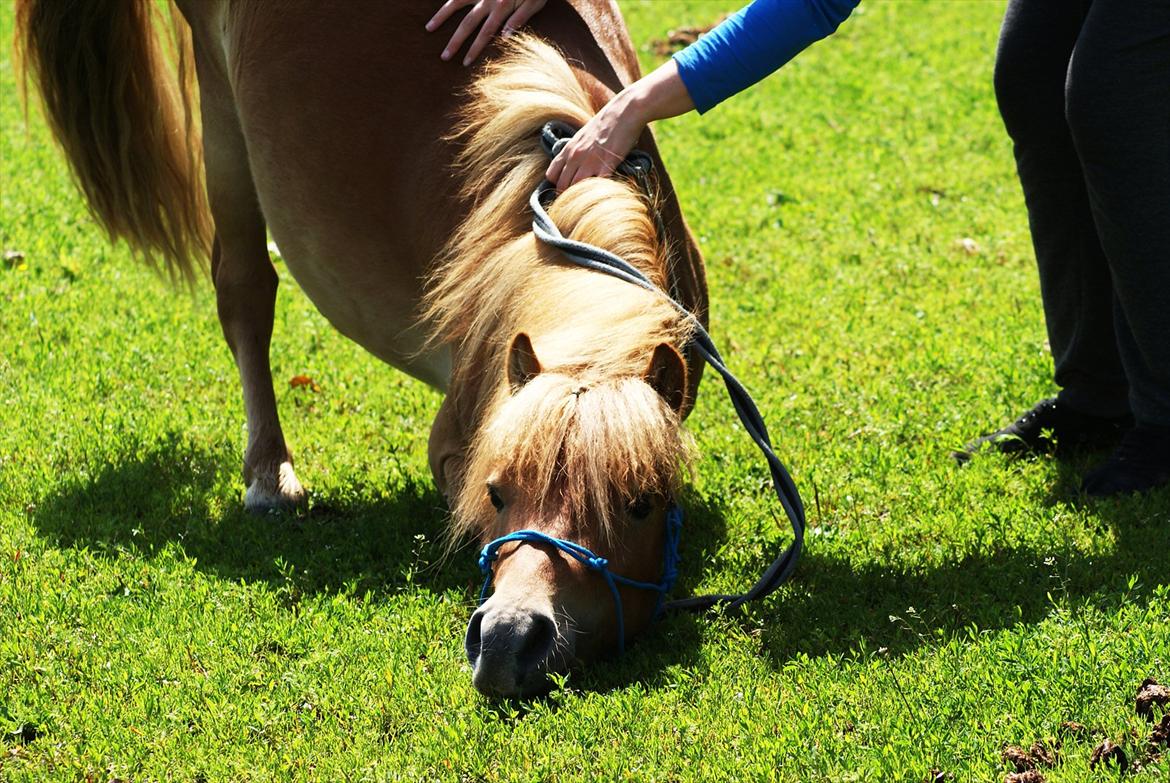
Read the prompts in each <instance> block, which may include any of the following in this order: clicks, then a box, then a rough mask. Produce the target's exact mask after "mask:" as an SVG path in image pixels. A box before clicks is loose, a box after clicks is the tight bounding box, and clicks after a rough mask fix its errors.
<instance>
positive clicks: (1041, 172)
mask: <svg viewBox="0 0 1170 783" xmlns="http://www.w3.org/2000/svg"><path fill="white" fill-rule="evenodd" d="M1089 6H1090V0H1011V2H1009V4H1008V7H1007V12H1006V13H1005V15H1004V21H1003V28H1002V30H1001V31H1000V39H999V48H998V50H997V52H996V60H995V95H996V100H997V102H998V103H999V110H1000V114H1001V115H1002V116H1003V121H1004V126H1005V127H1006V129H1007V132H1008V135H1009V136H1010V137H1011V139H1012V142H1013V148H1014V151H1015V158H1016V168H1017V171H1018V173H1019V177H1020V184H1021V185H1022V186H1023V189H1024V200H1025V203H1026V204H1027V207H1028V223H1029V225H1030V227H1031V231H1032V244H1033V247H1034V249H1035V252H1036V261H1037V266H1038V267H1039V271H1040V291H1041V295H1042V297H1043V302H1044V315H1045V321H1046V323H1047V326H1048V341H1049V344H1050V346H1051V349H1052V358H1053V361H1054V363H1055V369H1056V372H1055V379H1056V383H1057V385H1059V386H1061V387H1062V388H1061V391H1060V394H1059V396H1058V397H1057V398H1056V399H1054V400H1045V401H1043V402H1041V403H1040V404H1039V405H1037V406H1036V407H1035V408H1033V409H1032V410H1031V411H1028V412H1027V413H1026V414H1024V416H1022V417H1021V418H1020V419H1019V420H1017V421H1016V422H1014V423H1013V424H1011V425H1008V426H1007V427H1005V428H1003V429H1002V430H999V431H997V432H994V433H992V434H991V435H988V436H984V437H983V438H980V439H978V440H977V441H975V442H974V443H972V444H969V445H968V447H967V454H969V453H970V452H971V451H973V450H975V449H978V448H980V447H981V446H984V445H989V444H991V445H994V446H996V447H997V448H998V449H999V450H1001V451H1015V452H1021V451H1022V452H1028V451H1041V450H1047V449H1049V448H1050V447H1051V446H1052V445H1053V444H1052V443H1051V441H1050V440H1048V438H1047V433H1049V432H1054V433H1055V434H1056V437H1057V441H1058V443H1059V444H1060V445H1061V446H1065V447H1074V448H1075V447H1077V446H1089V447H1094V446H1100V445H1109V443H1110V441H1115V440H1116V438H1117V437H1119V435H1120V432H1121V428H1122V426H1123V425H1125V424H1127V423H1128V418H1127V414H1128V412H1129V410H1128V402H1127V386H1126V379H1125V373H1124V371H1123V370H1122V367H1121V362H1120V359H1119V357H1118V352H1117V345H1116V340H1115V339H1114V334H1113V320H1112V298H1113V293H1112V286H1111V283H1110V278H1109V270H1108V267H1107V265H1106V261H1105V257H1104V254H1103V253H1102V251H1101V246H1100V243H1099V242H1098V240H1097V233H1096V230H1095V229H1094V226H1093V220H1092V214H1091V212H1090V208H1089V199H1088V195H1087V193H1086V190H1085V183H1084V178H1083V175H1082V173H1081V167H1080V162H1079V160H1078V158H1077V154H1076V149H1075V148H1074V146H1073V141H1072V136H1071V135H1070V133H1069V128H1068V123H1067V122H1066V120H1065V82H1066V77H1067V73H1068V67H1069V60H1070V59H1071V57H1072V52H1073V47H1074V46H1075V45H1076V42H1077V38H1078V36H1079V35H1080V33H1081V26H1082V24H1083V22H1084V20H1085V17H1086V15H1087V13H1088V10H1089Z"/></svg>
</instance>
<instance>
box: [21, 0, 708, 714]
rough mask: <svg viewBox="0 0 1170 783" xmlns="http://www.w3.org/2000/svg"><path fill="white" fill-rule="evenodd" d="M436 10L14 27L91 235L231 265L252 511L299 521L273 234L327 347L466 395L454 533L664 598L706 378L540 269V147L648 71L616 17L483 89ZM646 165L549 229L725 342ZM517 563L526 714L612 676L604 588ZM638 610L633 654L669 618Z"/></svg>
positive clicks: (508, 647)
mask: <svg viewBox="0 0 1170 783" xmlns="http://www.w3.org/2000/svg"><path fill="white" fill-rule="evenodd" d="M432 5H433V4H432V3H425V2H421V3H420V2H413V3H401V2H395V3H385V2H355V3H347V4H344V5H338V4H333V3H319V2H315V0H312V1H310V0H305V1H304V2H292V3H271V2H245V1H244V0H236V1H235V2H229V1H228V0H224V1H223V2H212V1H211V0H180V1H179V3H178V12H179V13H174V11H175V9H172V14H171V18H172V21H173V24H172V25H171V26H170V27H163V25H162V24H161V21H162V20H152V17H153V16H154V15H155V14H156V13H157V4H156V3H154V2H152V1H151V0H87V1H86V2H85V3H77V4H66V3H62V2H60V1H59V0H19V3H18V32H17V35H18V42H19V43H20V45H21V48H22V49H23V60H24V63H25V67H26V68H27V69H28V71H29V72H30V73H31V74H32V75H33V77H34V78H35V81H36V83H37V85H38V86H39V88H40V92H41V95H42V97H43V99H44V104H45V108H46V115H47V116H48V119H49V122H50V124H51V126H52V128H53V131H54V133H55V134H56V136H57V138H58V139H59V141H60V142H61V144H62V146H63V147H64V150H65V153H66V155H67V156H68V158H69V162H70V164H71V166H72V168H73V171H74V173H75V174H76V177H77V179H78V181H79V183H80V185H81V189H82V190H83V191H84V192H85V195H86V197H87V199H88V201H89V204H90V206H91V208H92V210H93V213H94V216H95V218H96V219H97V221H98V222H99V223H100V224H101V225H102V226H103V227H104V228H105V229H106V230H107V231H108V232H109V233H110V235H111V236H112V237H113V238H122V239H125V240H127V241H128V242H129V244H130V245H131V247H133V248H134V249H135V250H137V251H139V252H140V253H141V254H142V255H143V256H144V257H146V258H147V259H148V260H151V261H156V260H157V261H160V262H161V264H162V265H164V267H165V268H166V269H167V270H168V271H169V272H170V273H171V274H172V275H173V276H175V277H177V278H183V277H186V278H188V279H190V278H193V277H195V276H196V270H197V268H198V266H199V264H200V261H201V256H202V254H203V253H204V252H205V251H206V250H209V251H210V257H211V270H210V271H211V278H212V280H213V282H214V285H215V291H216V297H217V304H218V310H219V316H220V321H221V324H222V326H223V331H224V336H225V337H226V338H227V342H228V345H229V346H230V348H231V350H232V353H233V355H234V356H235V359H236V363H237V366H238V368H239V372H240V380H241V384H242V386H243V396H244V407H245V411H246V414H247V420H248V445H247V450H246V452H245V455H244V480H245V483H246V485H247V490H246V494H245V501H244V502H245V504H246V505H247V507H248V508H251V509H264V508H269V507H274V506H289V505H296V504H298V503H301V502H303V498H304V492H303V490H302V488H301V484H300V482H299V481H298V479H297V476H296V473H295V471H294V469H293V460H292V454H291V452H290V450H289V448H288V445H287V444H286V441H285V438H284V434H283V432H282V430H281V426H280V421H279V418H278V416H277V410H276V401H275V397H274V394H273V388H272V379H271V373H270V370H269V363H268V361H269V360H268V346H269V339H270V336H271V333H272V322H273V307H274V302H275V297H276V286H277V276H276V273H275V271H274V270H273V268H272V264H271V262H270V260H269V257H268V252H267V249H266V230H267V231H269V232H271V234H272V236H273V237H274V238H275V240H276V241H277V243H278V244H279V246H280V249H281V252H282V255H283V257H284V259H285V261H286V263H287V264H288V267H289V270H290V271H291V272H292V274H293V275H294V276H295V278H296V279H297V281H298V283H299V284H300V285H301V287H302V288H303V289H304V290H305V292H306V293H307V294H308V295H309V297H310V298H311V299H312V300H313V302H314V303H315V304H316V306H317V307H318V308H319V309H320V311H321V312H322V313H323V314H324V315H325V316H326V317H327V318H328V319H329V320H330V321H331V322H332V323H333V324H334V326H336V327H337V328H338V329H339V330H340V331H341V332H342V333H344V334H345V335H347V336H349V337H350V338H352V339H353V340H355V341H357V342H358V343H360V344H361V345H362V346H364V347H365V348H367V349H368V350H369V351H371V352H372V353H373V354H375V355H376V356H378V357H380V358H382V359H383V360H385V361H387V362H389V363H390V364H393V365H394V366H396V367H398V368H400V369H402V370H404V371H406V372H408V373H410V374H412V375H414V376H415V377H418V378H420V379H422V380H424V381H426V382H427V383H429V384H431V385H433V386H434V387H436V388H438V389H439V390H441V391H444V392H446V393H447V396H446V398H445V399H444V401H443V404H442V406H441V407H440V409H439V413H438V416H437V417H436V419H435V422H434V425H433V427H432V430H431V435H430V443H429V457H430V463H431V468H432V471H433V472H434V477H435V481H436V483H437V484H438V486H439V488H440V489H441V490H442V491H443V492H444V493H445V494H446V495H447V497H448V499H449V502H450V503H451V506H452V509H453V524H452V531H453V533H454V534H456V535H457V536H460V535H469V536H474V537H478V538H479V539H480V540H481V541H486V540H490V539H492V538H494V537H496V536H498V535H500V534H502V533H505V532H509V531H513V530H518V529H521V528H531V529H536V530H540V531H543V532H546V533H548V534H550V535H554V536H558V537H562V538H571V539H573V540H575V541H577V542H579V543H581V544H583V545H585V546H587V547H589V548H591V549H593V550H594V551H597V552H600V553H603V554H604V555H605V556H606V557H607V558H608V559H609V560H610V563H611V566H612V568H613V570H614V571H615V572H616V573H620V574H623V575H625V576H628V577H631V578H633V579H638V580H642V581H655V580H657V578H658V575H659V573H658V572H659V569H660V568H661V563H662V549H663V537H664V524H665V523H664V513H665V507H666V504H667V502H668V500H669V498H670V497H671V495H672V494H673V493H674V492H675V488H676V484H677V481H678V476H679V472H680V468H681V466H682V465H683V464H684V463H685V461H686V456H687V445H686V444H687V440H686V438H685V435H684V433H683V431H682V429H681V421H682V419H683V418H684V417H685V416H686V414H687V412H688V411H689V409H690V406H691V404H692V402H693V400H694V394H695V390H696V388H697V385H698V380H699V374H700V373H699V364H698V362H697V359H696V357H695V356H693V355H690V354H689V353H687V352H686V351H685V348H684V346H686V344H687V340H688V326H687V323H686V321H685V320H684V319H682V318H680V316H679V315H678V313H677V312H676V311H675V310H674V309H673V308H672V307H671V306H670V305H669V304H666V303H664V302H663V301H662V299H661V298H660V297H657V296H655V295H654V294H651V293H648V292H646V291H644V290H642V289H640V288H638V287H635V286H631V285H629V284H627V283H624V282H622V281H619V280H615V279H612V278H609V277H606V276H604V275H599V274H597V273H594V272H590V271H588V270H584V269H580V268H577V267H574V266H572V265H569V264H567V263H565V262H564V259H562V258H560V257H559V256H558V255H557V253H556V252H555V251H552V250H550V249H548V248H546V247H544V246H541V245H540V244H539V243H538V242H537V240H536V239H535V238H534V236H533V235H532V232H531V230H530V222H531V215H530V214H529V212H528V209H527V206H526V201H527V198H528V196H529V194H530V193H531V192H532V190H533V189H534V188H535V186H536V185H537V184H538V183H539V182H540V180H541V178H542V172H543V170H544V167H545V166H546V164H547V159H546V158H545V157H544V154H543V153H542V151H541V149H540V146H539V142H538V139H537V131H538V130H539V128H540V127H541V126H542V125H543V124H544V123H546V122H548V121H550V120H561V121H564V122H568V123H570V124H574V125H580V124H581V123H583V122H585V121H586V120H587V119H588V118H589V117H590V116H591V115H592V114H593V113H594V112H595V111H596V110H597V109H598V108H599V107H600V106H601V105H602V104H603V103H604V102H605V101H606V100H607V99H608V97H609V96H611V95H612V94H613V92H614V91H615V90H618V89H620V88H621V86H622V85H623V84H625V83H628V82H629V81H631V80H633V79H635V78H636V77H637V75H638V73H637V62H636V59H635V56H634V52H633V48H632V46H631V44H630V41H629V38H628V36H627V34H626V32H625V29H624V26H623V24H622V22H621V18H620V16H619V14H618V11H617V8H616V6H615V4H614V3H613V2H610V1H609V0H575V2H571V3H570V2H565V1H563V0H562V1H561V2H557V1H556V0H554V2H551V3H550V4H549V7H548V8H547V9H546V10H545V11H544V12H542V13H541V14H540V15H538V17H537V20H536V22H535V24H534V25H533V27H532V31H531V34H530V35H526V36H523V37H521V38H518V39H514V40H513V41H511V42H509V43H507V44H503V45H498V46H497V48H496V49H494V50H493V51H491V52H489V54H490V57H489V62H488V64H487V65H485V66H481V67H479V68H477V69H472V70H469V69H465V68H463V67H461V66H459V65H457V64H454V63H444V62H442V61H440V59H439V57H438V53H439V51H440V49H441V47H442V45H443V41H444V40H445V38H444V37H442V36H428V35H427V34H426V33H425V32H424V31H423V25H424V22H425V21H426V18H427V15H428V14H429V12H430V11H431V10H433V9H432V8H431V6H432ZM156 29H167V30H169V31H170V39H171V40H170V42H169V43H168V42H166V41H159V40H158V39H157V38H156V32H155V31H156ZM172 60H173V61H175V62H171V61H172ZM192 68H193V70H194V72H195V73H196V74H197V76H198V89H199V101H198V109H199V115H200V117H201V123H197V122H196V121H195V116H194V111H193V106H194V105H195V102H194V101H193V98H192V93H191V89H190V88H191V84H190V82H191V78H190V77H191V73H192ZM200 124H201V125H202V143H200V138H199V136H198V125H200ZM640 146H641V147H642V148H643V149H646V150H647V151H649V152H650V153H651V155H652V156H653V157H654V160H655V165H656V172H657V179H658V190H659V193H660V196H659V199H658V201H657V203H655V204H649V203H648V201H647V198H646V197H645V196H643V195H642V194H641V193H640V192H639V190H638V189H637V187H635V185H634V184H633V183H632V182H629V181H623V180H616V179H611V180H601V179H592V180H586V181H584V182H581V183H578V184H577V185H575V186H573V187H572V188H570V189H569V190H568V191H567V192H565V193H564V194H562V195H561V196H560V197H559V198H558V199H557V200H556V202H555V203H554V204H553V206H552V208H551V210H550V214H551V216H552V218H553V220H554V221H555V222H556V223H557V225H558V226H559V227H560V229H561V231H562V232H563V233H564V234H565V235H566V236H568V237H571V238H573V239H579V240H583V241H586V242H590V243H592V244H595V245H598V246H601V247H603V248H606V249H608V250H611V251H613V252H615V253H617V254H618V255H620V256H622V257H623V258H625V259H627V260H629V261H630V262H631V263H633V264H635V265H636V266H638V267H639V268H640V269H641V270H643V271H644V272H645V273H646V274H647V275H648V276H650V277H651V279H653V280H655V281H656V282H657V283H658V284H659V285H661V286H663V287H664V288H667V289H673V290H674V291H675V292H676V293H677V294H678V296H679V298H680V299H681V301H682V302H683V304H684V305H685V306H686V307H687V308H689V309H690V310H691V311H692V312H694V313H696V314H697V315H698V316H699V317H700V319H704V320H705V317H706V305H707V299H706V286H705V280H704V275H703V267H702V261H701V259H700V256H699V253H698V251H697V249H696V247H695V244H694V242H693V240H692V239H691V236H690V234H689V232H688V230H687V228H686V225H685V223H684V222H683V219H682V215H681V213H680V211H679V207H678V203H677V201H676V199H675V197H674V193H673V190H672V189H671V186H670V181H669V179H668V178H667V176H666V174H665V172H664V170H663V169H662V166H661V161H660V160H659V159H658V156H657V151H656V149H655V147H654V142H653V139H652V138H651V137H650V135H649V133H646V134H645V135H644V136H643V138H642V140H641V143H640ZM200 158H202V163H203V172H201V171H200ZM204 174H205V182H206V206H205V202H204V198H203V193H202V189H201V187H200V180H201V178H202V176H203V175H204ZM206 207H209V208H210V216H208V213H207V211H206ZM652 210H657V213H658V215H657V217H658V218H660V220H661V225H662V226H664V231H665V235H660V234H659V232H658V230H657V229H656V225H658V223H657V221H656V220H655V215H654V213H653V212H652ZM684 353H687V358H686V359H684V358H683V355H684ZM500 555H501V556H500V559H499V561H498V562H497V563H496V569H495V570H496V579H495V592H494V594H493V596H492V597H491V599H490V600H488V601H487V602H486V603H485V604H484V605H483V606H481V607H480V608H479V610H478V611H476V612H475V614H474V616H473V618H472V621H471V623H470V624H469V627H468V636H467V649H468V654H469V657H470V659H471V663H472V666H473V669H474V682H475V685H476V687H477V688H479V689H480V690H481V691H483V692H485V693H490V694H499V695H515V694H522V693H529V692H532V691H534V690H537V689H539V688H541V687H542V686H543V685H544V684H545V682H546V681H547V677H546V674H547V673H548V672H550V671H556V670H562V669H564V668H565V667H567V666H568V665H569V664H570V663H571V662H573V661H574V660H581V659H586V658H589V657H594V656H597V655H598V654H602V653H605V652H608V651H610V650H612V649H613V648H614V646H615V643H616V642H617V639H616V638H615V635H616V628H617V624H616V619H617V618H616V617H615V614H614V612H615V609H614V605H613V602H612V600H611V599H610V597H609V594H608V589H607V588H606V586H605V584H604V583H603V581H602V580H601V579H600V578H598V577H597V576H596V575H594V574H591V573H590V572H588V571H586V570H584V569H583V568H582V567H581V566H579V565H578V564H576V563H575V562H574V561H572V560H570V559H568V558H566V557H565V556H563V555H562V554H561V553H559V552H557V551H555V550H552V549H548V548H545V547H543V546H537V545H520V546H514V545H512V546H508V547H506V548H505V549H504V550H502V551H501V553H500ZM622 599H623V600H622V605H623V607H624V613H625V617H624V620H625V628H626V629H627V633H628V634H629V635H631V636H632V635H633V634H634V633H636V632H637V631H638V630H640V629H642V628H644V627H645V626H646V624H647V623H648V622H649V619H650V616H651V613H652V609H653V605H654V596H652V595H650V594H646V593H644V592H643V591H636V590H626V589H624V588H623V590H622Z"/></svg>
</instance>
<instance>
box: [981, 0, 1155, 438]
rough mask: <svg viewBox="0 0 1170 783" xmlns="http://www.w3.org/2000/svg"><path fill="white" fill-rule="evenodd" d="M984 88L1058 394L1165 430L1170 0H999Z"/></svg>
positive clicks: (1086, 408) (1078, 405)
mask: <svg viewBox="0 0 1170 783" xmlns="http://www.w3.org/2000/svg"><path fill="white" fill-rule="evenodd" d="M995 94H996V98H997V100H998V102H999V109H1000V113H1001V114H1002V115H1003V120H1004V124H1005V125H1006V126H1007V131H1008V134H1009V135H1010V136H1011V138H1012V141H1013V142H1014V145H1015V156H1016V166H1017V170H1018V171H1019V175H1020V182H1021V184H1022V185H1023V188H1024V199H1025V201H1026V203H1027V206H1028V221H1029V224H1030V226H1031V230H1032V242H1033V245H1034V247H1035V251H1036V260H1037V262H1038V264H1039V267H1040V288H1041V293H1042V295H1043V300H1044V314H1045V319H1046V321H1047V325H1048V340H1049V343H1050V345H1051V346H1052V356H1053V359H1054V361H1055V365H1056V383H1057V384H1058V385H1059V386H1061V387H1062V388H1061V391H1060V399H1061V400H1062V401H1064V403H1065V404H1067V405H1068V406H1069V407H1071V408H1075V409H1079V410H1081V411H1082V412H1086V413H1096V414H1099V415H1117V414H1121V413H1124V412H1126V411H1132V412H1133V414H1134V416H1135V418H1136V419H1137V420H1138V421H1139V422H1140V423H1144V424H1153V425H1158V426H1170V0H1009V3H1008V8H1007V14H1006V16H1005V17H1004V22H1003V29H1002V31H1001V33H1000V39H999V51H998V53H997V57H996V63H995Z"/></svg>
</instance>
